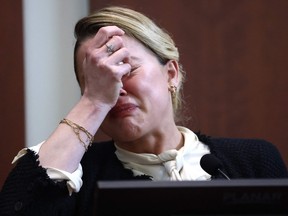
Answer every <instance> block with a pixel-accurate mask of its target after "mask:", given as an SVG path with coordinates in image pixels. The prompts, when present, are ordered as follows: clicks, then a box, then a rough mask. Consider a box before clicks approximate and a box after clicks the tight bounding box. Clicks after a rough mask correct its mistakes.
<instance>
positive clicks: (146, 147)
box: [117, 125, 184, 154]
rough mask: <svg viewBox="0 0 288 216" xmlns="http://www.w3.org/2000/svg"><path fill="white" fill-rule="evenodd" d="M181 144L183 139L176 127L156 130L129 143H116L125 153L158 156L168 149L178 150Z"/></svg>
mask: <svg viewBox="0 0 288 216" xmlns="http://www.w3.org/2000/svg"><path fill="white" fill-rule="evenodd" d="M183 144H184V138H183V136H182V134H181V132H180V131H179V130H178V128H177V127H176V125H173V127H170V128H162V129H157V130H155V131H152V132H151V133H149V134H148V135H145V136H143V137H141V138H139V139H137V140H133V141H131V142H117V145H118V146H119V147H120V148H123V149H125V150H127V151H131V152H134V153H151V154H160V153H162V152H164V151H166V150H170V149H180V148H181V147H182V146H183Z"/></svg>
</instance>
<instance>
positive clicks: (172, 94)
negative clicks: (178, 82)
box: [169, 84, 177, 98]
mask: <svg viewBox="0 0 288 216" xmlns="http://www.w3.org/2000/svg"><path fill="white" fill-rule="evenodd" d="M169 91H170V92H171V96H172V98H175V97H176V92H177V87H176V86H175V85H173V84H171V85H170V86H169Z"/></svg>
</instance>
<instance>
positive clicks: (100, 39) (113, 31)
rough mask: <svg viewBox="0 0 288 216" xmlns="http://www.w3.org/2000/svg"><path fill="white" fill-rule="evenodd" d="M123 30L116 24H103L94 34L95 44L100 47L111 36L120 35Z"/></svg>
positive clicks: (122, 33)
mask: <svg viewBox="0 0 288 216" xmlns="http://www.w3.org/2000/svg"><path fill="white" fill-rule="evenodd" d="M124 34H125V32H124V31H123V30H122V29H120V28H119V27H117V26H105V27H102V28H100V29H99V31H98V32H97V34H96V35H95V37H94V39H95V44H96V45H98V46H97V47H101V46H103V45H104V44H106V42H107V41H109V40H110V38H112V37H113V36H122V35H124Z"/></svg>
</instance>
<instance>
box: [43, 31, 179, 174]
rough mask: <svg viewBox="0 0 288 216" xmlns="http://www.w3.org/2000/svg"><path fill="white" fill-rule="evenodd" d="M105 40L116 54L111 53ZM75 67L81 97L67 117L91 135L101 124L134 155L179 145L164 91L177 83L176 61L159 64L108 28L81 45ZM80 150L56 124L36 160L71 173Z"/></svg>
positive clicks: (138, 45)
mask: <svg viewBox="0 0 288 216" xmlns="http://www.w3.org/2000/svg"><path fill="white" fill-rule="evenodd" d="M105 44H109V45H112V46H113V49H114V51H115V52H114V53H113V54H109V53H108V52H107V47H106V45H105ZM119 62H121V63H122V64H119ZM77 70H78V73H79V75H80V86H81V91H82V97H81V99H80V100H79V102H78V103H77V104H76V105H75V106H74V107H73V108H72V110H71V111H70V112H69V113H68V115H67V116H66V117H65V118H67V119H69V120H71V121H73V122H75V123H77V124H79V125H81V126H83V127H84V128H86V129H87V130H88V131H89V132H90V133H92V134H95V133H96V132H97V131H98V130H99V129H100V127H101V129H102V130H103V131H104V132H105V133H107V134H108V135H109V136H110V137H112V138H113V139H114V140H115V142H116V143H117V145H119V146H120V147H122V148H124V149H126V150H129V151H132V152H136V153H154V154H159V153H161V152H163V151H164V150H168V149H172V148H176V149H178V148H180V147H181V146H182V144H183V140H182V136H181V133H180V132H179V131H178V129H177V127H176V125H175V122H174V118H173V108H172V102H171V95H170V92H169V90H168V88H169V85H170V84H174V85H176V86H177V84H178V80H177V77H178V64H177V62H176V61H172V60H171V61H169V62H168V63H167V64H166V65H161V64H160V63H159V62H158V60H157V58H156V56H155V55H154V54H153V53H152V52H151V51H150V50H149V49H147V48H145V47H144V46H143V45H142V44H141V43H139V42H138V41H137V40H135V39H133V38H130V37H128V36H126V35H125V33H124V32H123V31H122V30H121V29H119V28H117V27H115V26H108V27H103V28H101V29H100V30H99V31H98V33H97V34H96V35H95V36H94V37H92V38H88V39H86V40H85V41H84V42H83V43H82V44H81V46H80V47H79V50H78V52H77ZM119 128H120V129H119ZM83 138H84V137H83ZM84 153H85V149H84V147H83V146H82V144H81V143H80V142H79V140H78V139H77V137H76V136H75V134H74V133H73V131H72V130H71V128H70V127H69V126H67V125H65V124H60V125H59V126H58V127H57V128H56V130H55V131H54V132H53V134H52V135H51V136H50V137H49V138H48V139H47V140H46V142H45V143H44V144H43V145H42V147H41V149H40V152H39V160H40V164H41V165H42V166H43V167H54V168H58V169H62V170H65V171H68V172H73V171H75V170H76V169H77V167H78V164H79V163H80V160H81V159H82V157H83V155H84Z"/></svg>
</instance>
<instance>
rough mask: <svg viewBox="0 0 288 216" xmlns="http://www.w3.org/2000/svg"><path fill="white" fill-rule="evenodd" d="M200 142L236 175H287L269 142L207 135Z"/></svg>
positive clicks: (283, 165) (274, 147)
mask: <svg viewBox="0 0 288 216" xmlns="http://www.w3.org/2000/svg"><path fill="white" fill-rule="evenodd" d="M200 140H201V136H200ZM202 140H203V139H202ZM202 140H201V141H202ZM202 142H204V143H205V144H207V145H208V146H209V148H210V151H211V153H212V154H214V155H215V156H217V157H218V158H219V159H220V160H221V161H222V162H223V163H224V165H225V166H226V167H227V169H230V171H231V172H234V173H235V175H236V176H237V177H263V178H264V177H287V169H286V166H285V163H284V161H283V160H282V157H281V155H280V153H279V151H278V149H277V147H276V146H275V145H274V144H272V143H271V142H268V141H266V140H263V139H243V138H223V137H207V136H206V139H204V140H203V141H202ZM232 170H233V171H232ZM241 172H242V173H241Z"/></svg>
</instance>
